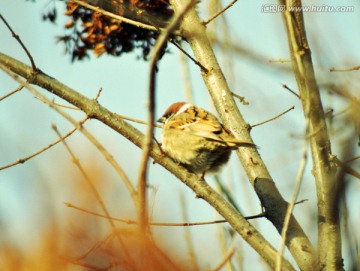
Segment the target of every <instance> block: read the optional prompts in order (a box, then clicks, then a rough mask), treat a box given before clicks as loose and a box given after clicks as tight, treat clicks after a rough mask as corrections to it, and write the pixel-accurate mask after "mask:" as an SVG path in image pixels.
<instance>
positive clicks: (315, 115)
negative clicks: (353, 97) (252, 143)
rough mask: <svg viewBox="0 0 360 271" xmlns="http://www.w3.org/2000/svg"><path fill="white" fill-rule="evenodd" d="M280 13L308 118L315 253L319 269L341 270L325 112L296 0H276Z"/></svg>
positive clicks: (332, 174) (299, 3) (337, 213)
mask: <svg viewBox="0 0 360 271" xmlns="http://www.w3.org/2000/svg"><path fill="white" fill-rule="evenodd" d="M280 3H281V4H282V5H286V11H285V12H284V19H285V25H286V29H287V34H288V42H289V47H290V51H291V59H292V65H293V70H294V73H295V77H296V80H297V83H298V88H299V91H300V96H301V101H302V104H303V110H304V115H305V118H308V119H309V134H310V135H311V136H310V137H309V140H310V146H311V154H312V159H313V174H314V176H315V182H316V190H317V200H318V219H319V220H318V230H319V231H318V250H319V251H318V254H319V264H320V266H319V267H318V268H319V269H321V270H325V269H326V270H342V257H341V235H340V220H339V209H338V202H337V193H338V184H337V183H336V178H335V173H336V167H335V166H334V164H333V163H331V159H330V157H331V156H330V155H331V148H330V140H329V136H328V132H327V127H326V122H325V114H324V110H323V107H322V102H321V97H320V92H319V88H318V86H317V82H316V78H315V72H314V68H313V64H312V59H311V51H310V46H309V43H308V41H307V37H306V31H305V25H304V18H303V14H302V12H290V8H291V7H301V1H300V0H293V1H289V0H280Z"/></svg>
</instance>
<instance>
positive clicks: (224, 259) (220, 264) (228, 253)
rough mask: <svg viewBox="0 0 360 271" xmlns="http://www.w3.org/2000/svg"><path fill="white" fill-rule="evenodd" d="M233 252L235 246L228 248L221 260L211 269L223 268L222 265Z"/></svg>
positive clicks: (214, 270) (215, 270)
mask: <svg viewBox="0 0 360 271" xmlns="http://www.w3.org/2000/svg"><path fill="white" fill-rule="evenodd" d="M234 253H235V248H234V247H232V248H230V249H229V250H228V252H227V253H226V254H225V255H224V257H223V259H222V260H221V262H220V263H219V264H218V265H217V266H216V267H215V268H214V269H212V271H220V270H221V268H223V266H224V265H225V264H226V263H227V262H228V261H230V260H231V257H232V256H233V255H234Z"/></svg>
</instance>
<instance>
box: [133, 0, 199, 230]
mask: <svg viewBox="0 0 360 271" xmlns="http://www.w3.org/2000/svg"><path fill="white" fill-rule="evenodd" d="M195 3H196V1H195V0H192V1H189V3H188V4H187V5H186V6H185V7H184V9H183V10H182V11H181V12H179V13H177V14H175V16H174V17H173V18H172V19H171V21H170V23H169V25H168V26H167V27H166V29H165V30H164V31H162V32H161V34H160V36H159V38H158V39H157V41H156V44H155V45H154V48H153V50H152V52H151V57H150V75H149V77H150V82H149V110H148V111H149V113H148V123H149V125H148V127H147V132H146V135H145V139H144V144H143V155H142V158H141V163H140V174H139V178H138V197H139V198H138V212H139V213H138V215H139V218H140V228H141V229H145V228H146V224H147V220H148V218H147V215H148V214H147V206H146V183H147V172H148V164H149V158H150V152H151V149H152V146H153V143H154V141H153V138H154V120H155V89H156V70H157V66H156V64H157V62H158V60H159V58H160V55H161V51H162V50H163V46H164V44H165V43H166V41H167V40H168V38H169V37H170V35H171V34H172V32H173V31H174V30H175V29H176V28H177V26H178V23H179V21H180V20H181V19H182V17H183V16H184V14H185V13H186V12H187V11H188V10H189V9H190V8H191V7H192V6H193V5H194V4H195Z"/></svg>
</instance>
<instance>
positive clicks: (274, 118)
mask: <svg viewBox="0 0 360 271" xmlns="http://www.w3.org/2000/svg"><path fill="white" fill-rule="evenodd" d="M294 108H295V106H292V107H290V108H289V109H287V110H286V111H284V112H282V113H280V114H279V115H276V116H275V117H273V118H271V119H268V120H265V121H262V122H259V123H257V124H254V125H251V128H254V127H256V126H259V125H262V124H264V123H267V122H270V121H273V120H276V119H277V118H279V117H281V116H282V115H284V114H286V113H287V112H289V111H290V110H293V109H294Z"/></svg>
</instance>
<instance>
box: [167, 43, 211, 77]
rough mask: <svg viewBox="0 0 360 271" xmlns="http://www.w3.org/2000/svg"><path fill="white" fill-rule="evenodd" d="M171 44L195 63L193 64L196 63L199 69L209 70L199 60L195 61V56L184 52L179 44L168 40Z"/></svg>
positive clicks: (206, 71)
mask: <svg viewBox="0 0 360 271" xmlns="http://www.w3.org/2000/svg"><path fill="white" fill-rule="evenodd" d="M170 42H171V43H172V44H174V45H175V46H176V47H177V48H178V49H179V50H180V51H181V52H182V53H183V54H184V55H186V56H187V57H188V58H190V59H191V61H192V62H194V63H195V65H198V66H199V67H200V69H202V70H203V72H205V73H208V72H209V70H208V69H207V68H205V67H204V66H203V65H202V64H201V63H200V62H199V61H197V60H196V59H195V58H193V57H192V56H191V55H190V54H189V53H188V52H186V51H185V50H184V49H183V48H182V47H181V46H180V45H179V44H177V43H176V42H175V41H173V40H170Z"/></svg>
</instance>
